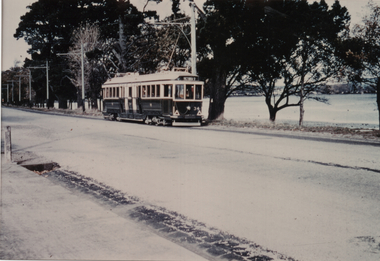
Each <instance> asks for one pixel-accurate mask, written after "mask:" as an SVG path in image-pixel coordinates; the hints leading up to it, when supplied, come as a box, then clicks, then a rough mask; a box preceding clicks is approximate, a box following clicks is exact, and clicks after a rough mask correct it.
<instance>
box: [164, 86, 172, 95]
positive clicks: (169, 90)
mask: <svg viewBox="0 0 380 261" xmlns="http://www.w3.org/2000/svg"><path fill="white" fill-rule="evenodd" d="M164 97H172V85H171V84H166V85H164Z"/></svg>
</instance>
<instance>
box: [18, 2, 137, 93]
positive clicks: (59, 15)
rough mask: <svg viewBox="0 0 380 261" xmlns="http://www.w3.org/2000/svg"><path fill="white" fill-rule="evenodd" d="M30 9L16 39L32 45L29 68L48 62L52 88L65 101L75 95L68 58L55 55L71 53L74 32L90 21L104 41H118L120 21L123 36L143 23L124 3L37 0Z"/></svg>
mask: <svg viewBox="0 0 380 261" xmlns="http://www.w3.org/2000/svg"><path fill="white" fill-rule="evenodd" d="M28 8H29V10H30V11H29V12H27V13H26V14H25V15H23V16H22V17H21V22H20V23H19V26H18V28H17V29H16V33H15V34H14V37H15V38H17V39H20V38H24V39H25V41H26V42H27V43H28V44H29V45H30V46H31V47H30V49H29V50H28V53H30V54H31V56H32V60H26V61H25V64H26V66H38V65H41V63H45V61H46V59H48V60H49V64H50V68H51V69H52V71H51V75H49V78H50V79H51V80H50V86H51V87H54V88H52V89H53V90H54V92H55V94H56V95H58V96H63V97H64V98H68V97H71V96H72V92H71V90H72V89H73V88H72V85H71V84H70V83H69V81H66V79H67V77H71V75H67V72H65V69H66V68H67V64H66V63H65V59H64V58H62V57H57V56H56V54H57V53H67V52H68V50H69V48H70V46H71V42H70V39H71V36H72V32H73V30H74V29H76V28H78V27H79V26H80V25H81V24H82V23H86V22H88V23H89V24H96V25H98V26H99V30H100V38H101V39H108V40H109V39H119V22H120V21H122V22H123V24H124V25H125V26H124V27H123V30H124V32H123V33H124V35H126V36H128V35H134V34H137V33H138V32H139V24H141V23H142V22H143V20H144V15H143V14H142V13H141V12H139V11H138V10H137V9H136V7H134V6H133V5H132V4H131V3H130V2H129V1H122V0H121V1H119V0H107V1H104V0H38V1H37V2H35V3H33V4H32V5H30V6H29V7H28ZM113 43H114V42H113ZM37 73H38V72H37V71H36V72H33V74H34V75H33V79H38V78H39V77H40V76H37V75H36V74H37ZM50 76H51V77H50ZM40 78H41V77H40ZM74 90H75V88H74ZM36 91H37V95H38V96H40V98H43V97H44V93H42V92H41V93H40V92H39V91H38V90H36Z"/></svg>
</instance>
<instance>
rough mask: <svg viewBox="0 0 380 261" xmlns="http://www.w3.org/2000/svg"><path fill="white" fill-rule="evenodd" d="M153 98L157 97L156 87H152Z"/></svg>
mask: <svg viewBox="0 0 380 261" xmlns="http://www.w3.org/2000/svg"><path fill="white" fill-rule="evenodd" d="M152 97H156V85H152Z"/></svg>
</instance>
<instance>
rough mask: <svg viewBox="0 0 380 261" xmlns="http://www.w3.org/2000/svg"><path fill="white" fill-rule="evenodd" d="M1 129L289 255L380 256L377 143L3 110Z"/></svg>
mask: <svg viewBox="0 0 380 261" xmlns="http://www.w3.org/2000/svg"><path fill="white" fill-rule="evenodd" d="M2 126H3V127H4V126H11V127H12V141H13V148H14V151H15V153H19V154H22V153H26V152H28V151H29V152H33V153H35V154H37V155H40V156H41V157H44V158H45V159H46V160H52V161H55V162H57V163H58V164H59V165H60V166H61V167H62V169H65V170H68V171H74V172H76V173H80V174H81V175H83V176H86V177H91V178H93V179H95V180H97V181H99V182H101V183H104V184H106V185H107V186H110V187H112V188H115V189H117V190H120V191H124V192H126V193H128V194H129V195H133V196H136V197H138V198H140V199H141V200H143V201H145V202H149V203H152V204H154V205H157V206H162V207H165V208H167V209H169V210H172V211H176V212H178V213H180V214H183V215H185V216H187V217H189V218H191V219H194V220H197V221H199V222H203V223H205V224H207V225H208V226H210V227H216V228H218V229H220V230H221V231H226V232H228V233H231V234H233V235H236V236H237V237H241V238H246V239H248V240H250V241H252V242H255V243H257V244H260V245H261V246H263V247H265V248H268V249H271V250H274V251H278V252H280V253H283V254H285V255H288V256H291V257H293V258H295V259H299V260H348V261H349V260H379V258H380V247H379V246H380V245H379V244H380V193H379V191H380V164H379V159H380V157H379V156H380V153H379V146H375V145H371V144H366V143H355V142H348V143H345V142H331V140H330V138H329V140H330V141H326V140H325V138H324V137H318V138H314V139H312V140H310V139H304V138H303V139H294V138H289V137H288V136H287V135H278V133H276V135H271V134H270V133H269V134H268V133H246V132H230V131H228V132H226V131H218V130H211V128H210V127H201V128H171V127H155V126H148V125H142V124H135V123H124V122H122V123H120V122H110V121H99V120H93V119H83V118H72V117H60V116H53V115H45V114H36V113H30V112H24V111H20V110H14V109H8V108H3V110H2ZM219 130H221V129H219Z"/></svg>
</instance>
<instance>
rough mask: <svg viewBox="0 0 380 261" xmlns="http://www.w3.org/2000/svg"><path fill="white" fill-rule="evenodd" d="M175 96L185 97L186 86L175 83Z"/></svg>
mask: <svg viewBox="0 0 380 261" xmlns="http://www.w3.org/2000/svg"><path fill="white" fill-rule="evenodd" d="M175 98H176V99H183V98H184V86H183V84H176V85H175Z"/></svg>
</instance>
